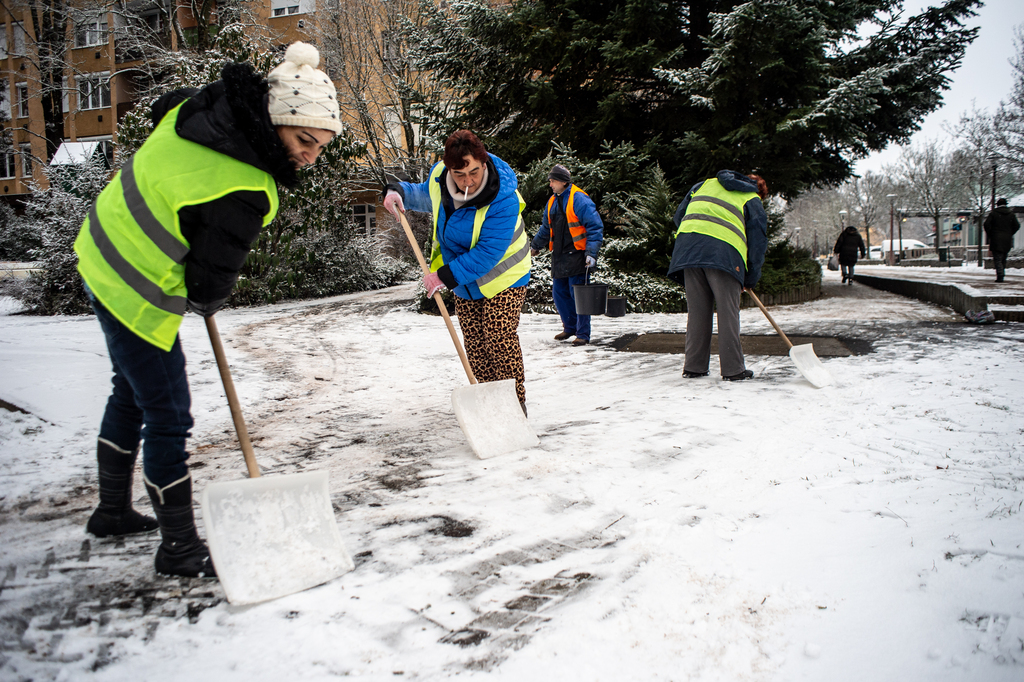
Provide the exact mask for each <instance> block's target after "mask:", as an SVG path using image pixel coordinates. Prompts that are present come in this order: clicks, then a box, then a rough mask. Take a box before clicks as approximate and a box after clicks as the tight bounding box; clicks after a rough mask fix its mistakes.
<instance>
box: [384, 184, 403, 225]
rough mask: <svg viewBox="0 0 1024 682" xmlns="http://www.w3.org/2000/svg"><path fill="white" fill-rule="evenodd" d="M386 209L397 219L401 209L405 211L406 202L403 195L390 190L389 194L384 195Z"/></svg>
mask: <svg viewBox="0 0 1024 682" xmlns="http://www.w3.org/2000/svg"><path fill="white" fill-rule="evenodd" d="M384 209H385V210H386V211H388V212H389V213H391V215H393V216H395V219H396V220H397V219H398V212H399V211H401V212H402V213H405V202H404V201H402V195H401V194H399V193H398V192H396V191H394V190H391V191H390V192H388V195H387V196H386V197H384Z"/></svg>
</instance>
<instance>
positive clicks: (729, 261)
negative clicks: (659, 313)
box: [668, 170, 768, 289]
mask: <svg viewBox="0 0 1024 682" xmlns="http://www.w3.org/2000/svg"><path fill="white" fill-rule="evenodd" d="M716 177H717V178H718V181H719V182H720V183H722V187H724V188H725V189H727V190H729V191H730V192H754V193H756V192H757V185H756V184H755V183H754V181H753V180H751V179H750V178H748V177H747V176H746V175H742V174H740V173H737V172H736V171H731V170H723V171H718V174H717V175H716ZM703 184H704V181H703V180H702V181H700V182H698V183H697V184H696V185H694V186H693V187H691V188H690V191H689V192H687V194H686V198H685V199H683V202H682V203H681V204H679V208H677V209H676V213H675V216H674V217H673V218H672V221H673V224H674V225H676V226H677V227H678V226H679V223H681V222H682V220H683V216H685V215H686V208H687V206H689V205H690V199H691V198H692V197H693V196H694V194H696V192H697V190H699V189H700V187H701V185H703ZM743 224H744V231H745V232H746V239H747V265H746V266H744V265H743V256H741V255H740V252H739V251H737V250H736V249H735V248H733V247H732V246H731V245H729V244H728V243H726V242H724V241H722V240H721V239H716V238H715V237H711V236H708V235H706V234H697V233H694V232H684V233H682V234H681V235H679V236H678V237H676V244H675V249H674V250H673V251H672V262H671V263H670V264H669V267H668V276H669V278H670V279H673V280H675V281H676V282H679V283H680V284H683V270H686V269H687V268H710V269H712V270H724V271H725V272H728V273H729V274H730V275H732V276H733V277H735V278H736V279H737V280H738V281H739V283H740V284H741V285H743V286H744V287H746V288H748V289H750V288H753V287H754V285H755V284H757V282H758V280H760V279H761V266H763V265H764V254H765V252H766V251H767V250H768V214H767V213H765V210H764V205H763V204H762V203H761V201H760V200H757V201H748V202H747V203H746V204H745V205H744V207H743Z"/></svg>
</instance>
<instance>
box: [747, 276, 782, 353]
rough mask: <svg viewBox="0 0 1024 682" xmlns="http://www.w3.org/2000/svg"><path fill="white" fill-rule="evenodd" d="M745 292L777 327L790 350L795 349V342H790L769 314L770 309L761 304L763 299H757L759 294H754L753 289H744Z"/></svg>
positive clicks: (776, 329)
mask: <svg viewBox="0 0 1024 682" xmlns="http://www.w3.org/2000/svg"><path fill="white" fill-rule="evenodd" d="M743 291H745V292H747V293H748V294H750V298H752V299H754V303H756V304H757V307H758V308H760V309H761V312H762V313H764V316H765V317H767V318H768V321H769V322H771V323H772V326H773V327H775V331H777V332H778V333H779V336H781V337H782V340H783V341H785V342H786V346H788V347H789V348H792V347H793V342H792V341H790V340H789V337H788V336H786V334H785V333H784V332H783V331H782V329H780V328H779V325H777V324H775V320H774V319H773V318H772V316H771V315H769V314H768V309H767V308H765V307H764V303H761V299H759V298H758V297H757V294H755V293H754V290H753V289H744V290H743Z"/></svg>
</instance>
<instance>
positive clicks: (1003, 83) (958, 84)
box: [856, 0, 1024, 174]
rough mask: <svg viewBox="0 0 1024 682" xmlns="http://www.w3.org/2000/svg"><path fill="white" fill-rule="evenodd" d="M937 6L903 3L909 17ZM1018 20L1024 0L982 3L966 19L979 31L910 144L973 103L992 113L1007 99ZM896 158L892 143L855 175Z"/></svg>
mask: <svg viewBox="0 0 1024 682" xmlns="http://www.w3.org/2000/svg"><path fill="white" fill-rule="evenodd" d="M936 4H938V3H937V2H936V0H931V1H930V2H929V1H928V0H906V2H904V7H905V8H906V10H907V13H908V15H909V14H917V13H918V12H919V11H920V9H921V8H923V7H927V6H931V5H936ZM1022 24H1024V0H987V1H986V2H985V6H984V7H982V8H981V9H980V10H979V11H978V16H976V17H974V18H973V19H972V20H971V21H970V22H969V23H968V25H969V26H980V27H981V31H980V32H979V33H978V37H977V38H976V39H975V40H974V42H973V43H971V45H970V46H969V47H968V48H967V51H966V52H965V54H964V59H963V63H962V64H961V66H960V68H959V69H957V70H956V72H954V73H953V75H952V83H951V86H950V89H949V90H947V91H945V92H944V93H943V97H942V98H943V101H944V102H945V104H944V105H943V106H942V108H940V109H938V110H937V111H934V112H932V114H931V115H929V116H927V117H926V118H925V119H924V121H923V122H922V123H921V130H920V131H918V132H917V133H916V134H915V135H914V137H913V138H912V139H911V144H920V143H922V142H923V141H926V140H935V139H938V138H940V137H942V138H945V137H947V134H946V132H945V131H944V130H943V124H944V123H946V122H948V123H950V124H954V123H956V122H957V121H958V120H959V119H960V115H961V114H963V113H968V112H970V111H971V109H972V103H973V106H976V107H977V108H978V109H982V110H988V112H989V113H992V112H993V111H995V109H996V107H997V106H999V101H1000V100H1005V99H1007V98H1008V96H1009V94H1010V91H1011V89H1012V87H1013V73H1012V71H1013V70H1012V67H1011V66H1010V63H1009V61H1008V60H1009V59H1010V58H1011V57H1012V56H1013V55H1014V42H1013V29H1014V26H1020V25H1022ZM897 156H898V147H896V146H892V145H891V146H890V147H889V148H887V149H886V150H885V151H882V152H878V153H876V154H872V155H871V156H869V157H868V158H866V159H864V160H862V161H860V162H858V163H857V164H856V170H857V173H858V174H863V173H865V172H867V171H872V172H879V171H881V169H882V166H883V165H885V164H891V163H893V162H894V161H895V160H896V158H897Z"/></svg>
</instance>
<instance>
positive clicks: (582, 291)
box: [572, 284, 608, 315]
mask: <svg viewBox="0 0 1024 682" xmlns="http://www.w3.org/2000/svg"><path fill="white" fill-rule="evenodd" d="M572 293H573V297H574V298H575V299H576V314H577V315H604V309H605V306H606V305H607V302H608V285H607V284H573V285H572Z"/></svg>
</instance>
